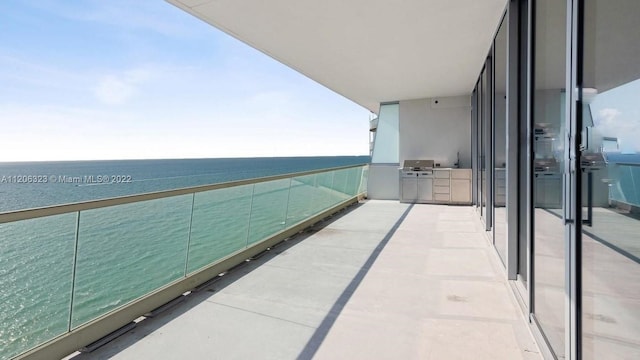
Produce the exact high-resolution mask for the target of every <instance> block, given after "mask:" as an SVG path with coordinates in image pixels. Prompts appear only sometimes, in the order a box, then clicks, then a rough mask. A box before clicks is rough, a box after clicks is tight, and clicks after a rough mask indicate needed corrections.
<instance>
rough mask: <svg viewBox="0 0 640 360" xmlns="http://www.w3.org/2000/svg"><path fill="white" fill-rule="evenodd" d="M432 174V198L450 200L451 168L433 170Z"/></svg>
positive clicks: (438, 200) (440, 200) (445, 201)
mask: <svg viewBox="0 0 640 360" xmlns="http://www.w3.org/2000/svg"><path fill="white" fill-rule="evenodd" d="M433 176H434V178H435V179H434V180H433V200H435V201H437V202H443V203H448V202H449V201H451V170H434V171H433Z"/></svg>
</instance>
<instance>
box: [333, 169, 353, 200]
mask: <svg viewBox="0 0 640 360" xmlns="http://www.w3.org/2000/svg"><path fill="white" fill-rule="evenodd" d="M348 182H349V169H341V170H336V171H335V175H334V177H333V190H335V191H336V192H337V195H338V196H339V197H340V199H342V200H344V199H347V198H348V197H349V196H348V195H347V189H348V187H349V185H348Z"/></svg>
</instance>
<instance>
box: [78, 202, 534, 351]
mask: <svg viewBox="0 0 640 360" xmlns="http://www.w3.org/2000/svg"><path fill="white" fill-rule="evenodd" d="M501 267H502V265H501V264H500V263H499V260H498V258H497V255H496V254H495V250H494V249H493V248H492V247H490V246H489V244H488V241H487V239H486V237H485V234H484V232H483V231H482V228H481V224H480V222H479V220H478V218H477V215H476V213H475V210H474V209H473V208H471V207H459V206H442V205H408V204H399V203H398V202H393V201H373V200H371V201H366V202H364V203H361V204H359V205H356V206H354V207H352V208H350V209H349V210H347V211H345V212H343V213H341V214H339V215H336V216H334V218H332V219H330V220H327V221H325V222H323V223H321V224H318V225H316V227H314V228H312V229H310V230H309V231H308V232H306V233H305V234H303V235H300V236H297V237H296V238H293V239H290V240H288V241H286V242H284V243H282V244H281V245H279V246H277V247H275V248H273V249H272V250H271V251H269V252H268V253H266V254H265V255H264V256H262V257H261V258H259V259H257V260H254V261H251V262H248V263H246V265H243V266H241V267H239V268H237V269H235V270H234V271H232V272H230V273H229V274H227V275H225V276H223V277H220V278H219V280H218V281H215V282H213V283H211V284H210V285H207V286H206V287H204V288H203V289H202V290H200V291H198V292H194V293H192V294H191V295H190V296H188V298H187V300H186V301H185V302H183V303H181V304H179V305H177V306H175V307H173V308H172V309H171V310H168V311H166V312H164V313H162V314H160V315H158V316H156V317H154V318H149V319H146V320H144V321H142V322H140V323H139V324H138V326H137V327H136V328H135V329H133V330H131V331H129V333H127V334H125V335H123V336H121V337H119V338H117V339H116V340H114V341H112V342H110V343H108V344H107V345H105V346H103V347H101V348H99V349H98V350H95V351H94V352H92V353H86V354H80V355H77V356H75V357H73V359H74V360H80V359H106V358H113V359H181V358H191V359H278V360H280V359H296V358H298V359H311V358H315V359H394V360H395V359H465V360H466V359H492V360H495V359H509V360H511V359H540V358H541V355H540V353H539V349H538V347H537V345H536V343H535V342H534V340H533V337H532V336H531V334H530V332H529V329H528V326H527V324H526V322H525V319H524V316H523V315H522V313H521V311H520V310H519V309H518V305H517V303H516V300H515V298H514V294H513V293H512V291H511V290H510V289H509V284H508V283H507V281H506V280H505V279H504V272H503V271H502V270H501Z"/></svg>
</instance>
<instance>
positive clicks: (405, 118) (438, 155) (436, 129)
mask: <svg viewBox="0 0 640 360" xmlns="http://www.w3.org/2000/svg"><path fill="white" fill-rule="evenodd" d="M399 130H400V153H399V155H400V164H401V165H402V163H403V162H404V160H411V159H433V160H435V161H436V163H440V166H441V167H453V165H454V163H455V162H456V153H458V152H459V153H460V167H461V168H471V99H470V96H456V97H443V98H431V99H417V100H407V101H400V124H399Z"/></svg>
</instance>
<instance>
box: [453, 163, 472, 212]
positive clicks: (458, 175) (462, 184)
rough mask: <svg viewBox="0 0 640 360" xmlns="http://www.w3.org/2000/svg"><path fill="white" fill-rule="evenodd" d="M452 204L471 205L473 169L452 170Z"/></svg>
mask: <svg viewBox="0 0 640 360" xmlns="http://www.w3.org/2000/svg"><path fill="white" fill-rule="evenodd" d="M451 202H452V203H456V204H470V203H471V169H452V170H451Z"/></svg>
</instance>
